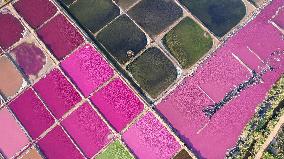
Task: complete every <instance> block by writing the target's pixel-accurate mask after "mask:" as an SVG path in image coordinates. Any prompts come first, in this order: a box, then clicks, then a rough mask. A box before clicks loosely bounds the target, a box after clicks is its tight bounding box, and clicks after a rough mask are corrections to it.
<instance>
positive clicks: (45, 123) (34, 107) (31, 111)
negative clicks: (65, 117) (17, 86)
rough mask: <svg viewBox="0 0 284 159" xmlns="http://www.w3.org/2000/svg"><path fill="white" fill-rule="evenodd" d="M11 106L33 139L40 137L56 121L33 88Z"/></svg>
mask: <svg viewBox="0 0 284 159" xmlns="http://www.w3.org/2000/svg"><path fill="white" fill-rule="evenodd" d="M9 107H10V108H11V110H12V111H13V112H14V113H15V115H16V117H17V118H18V119H19V121H20V122H21V123H22V125H23V126H24V127H25V129H26V130H27V131H28V133H29V134H30V136H31V137H32V138H33V139H36V138H37V137H39V135H41V134H42V133H43V132H44V131H45V130H47V129H48V128H49V127H50V126H51V125H52V124H53V123H54V119H53V117H52V116H51V114H50V113H49V112H48V111H47V109H46V108H45V107H44V105H43V103H42V102H41V101H40V99H39V98H38V97H37V96H36V94H35V93H34V91H33V90H32V89H28V90H26V91H25V92H24V93H23V94H21V95H20V96H19V97H17V98H16V99H15V100H14V101H13V102H11V103H10V104H9Z"/></svg>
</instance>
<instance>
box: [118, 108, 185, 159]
mask: <svg viewBox="0 0 284 159" xmlns="http://www.w3.org/2000/svg"><path fill="white" fill-rule="evenodd" d="M122 138H123V139H124V141H125V142H126V144H127V145H128V146H129V147H130V149H131V150H132V151H133V152H134V154H135V155H136V156H137V157H138V158H141V159H169V158H172V157H173V155H174V154H176V153H177V151H178V150H179V149H180V147H181V146H180V145H179V143H178V142H177V141H176V139H175V138H174V136H172V135H171V134H170V133H169V132H168V130H167V129H166V128H165V127H164V126H163V125H162V124H161V123H160V122H159V120H158V119H157V118H156V117H155V116H154V115H153V114H152V113H150V112H148V113H147V114H146V115H144V116H143V117H142V118H141V119H140V120H139V121H138V122H137V123H136V124H135V125H133V126H132V127H130V128H129V129H128V130H127V131H126V132H125V133H124V134H123V136H122Z"/></svg>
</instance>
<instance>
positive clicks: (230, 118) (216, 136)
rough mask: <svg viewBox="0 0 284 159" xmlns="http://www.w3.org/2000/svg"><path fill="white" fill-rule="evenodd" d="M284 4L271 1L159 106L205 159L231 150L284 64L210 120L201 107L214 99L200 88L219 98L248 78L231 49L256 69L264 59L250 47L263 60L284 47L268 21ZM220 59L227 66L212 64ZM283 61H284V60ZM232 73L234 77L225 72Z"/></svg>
mask: <svg viewBox="0 0 284 159" xmlns="http://www.w3.org/2000/svg"><path fill="white" fill-rule="evenodd" d="M281 6H284V1H282V0H275V1H273V2H272V4H271V5H269V6H268V7H267V8H265V10H264V11H263V12H262V13H261V14H260V15H259V16H258V17H257V18H256V19H255V20H253V21H252V22H250V23H249V24H248V25H247V26H246V27H245V28H244V29H242V30H241V31H239V33H237V35H235V36H234V37H233V38H231V39H229V41H228V42H227V43H226V44H225V45H224V46H223V47H222V48H221V49H219V50H218V51H216V52H215V53H214V56H213V57H211V58H210V59H209V60H207V61H206V62H204V64H202V66H201V67H199V68H198V70H197V72H196V74H194V75H193V76H191V77H188V78H186V79H185V80H184V81H183V82H182V83H181V84H180V86H178V87H177V88H176V89H175V90H174V91H173V92H172V93H170V95H168V96H167V97H166V98H165V99H164V100H163V101H162V102H161V103H159V104H158V105H157V108H158V110H160V111H161V112H162V114H164V116H165V117H166V118H167V119H168V121H169V122H170V123H171V124H172V126H173V127H174V128H175V129H176V130H177V131H178V133H179V134H180V136H181V137H182V138H183V139H184V141H185V142H186V143H187V144H188V145H189V146H190V147H192V148H193V149H194V150H195V152H196V153H197V154H198V155H199V156H200V157H201V158H210V159H219V158H224V156H225V153H226V151H227V149H229V148H232V147H233V146H234V145H235V144H236V141H237V139H238V137H239V135H240V134H241V132H242V130H243V128H244V126H245V124H247V122H248V121H249V120H250V119H251V117H252V116H253V114H254V112H255V108H256V106H257V105H258V104H260V103H261V102H262V101H263V100H264V98H265V96H266V93H267V92H268V90H269V89H270V88H271V87H272V85H273V84H274V83H275V82H276V81H277V80H278V79H279V77H280V75H281V74H282V73H284V67H283V65H282V66H281V67H280V68H278V69H277V70H275V71H273V72H268V73H267V74H265V75H264V76H263V80H264V83H262V84H258V85H255V86H252V87H250V88H248V89H246V90H245V91H243V92H241V93H240V95H239V96H238V97H237V98H235V99H234V100H232V101H231V102H230V103H228V104H227V105H225V106H224V107H223V108H221V109H220V110H219V111H218V112H217V113H216V114H215V115H214V116H213V117H212V119H211V121H210V122H209V120H208V119H206V118H205V115H204V113H203V112H202V108H204V107H205V106H207V105H208V104H210V102H211V101H210V100H209V99H208V98H207V96H206V95H205V94H204V93H203V92H202V91H201V89H199V88H198V86H200V87H202V89H203V90H205V92H206V93H207V94H209V96H212V97H213V98H214V99H217V98H216V97H219V98H220V97H222V96H221V95H220V92H222V94H223V93H224V90H227V89H228V88H229V86H232V85H238V84H240V82H244V81H242V80H245V79H246V78H248V76H247V73H248V71H247V70H246V69H245V67H243V66H242V65H239V64H238V63H236V62H235V60H233V59H232V58H231V53H232V52H233V53H234V54H235V55H236V56H238V57H239V58H240V59H241V60H242V61H243V62H244V63H246V64H247V65H248V66H250V67H251V68H255V67H257V65H258V64H259V63H261V62H260V60H259V59H258V58H255V54H253V55H254V56H253V55H252V54H248V51H249V50H248V49H247V48H248V47H249V48H250V49H251V50H252V51H254V52H255V53H256V54H257V55H258V56H259V57H260V58H262V59H266V58H269V57H271V53H272V52H274V51H277V50H284V40H282V39H281V33H280V31H279V30H277V29H275V28H274V27H273V26H272V25H271V24H270V23H268V20H269V19H270V18H271V17H272V16H273V15H274V14H275V12H276V11H277V9H278V8H279V7H281ZM247 46H248V47H247ZM225 54H226V55H225ZM248 58H250V59H248ZM222 59H223V60H224V61H223V63H224V65H222V64H220V66H219V67H213V68H212V66H217V64H218V61H220V60H222ZM215 60H216V61H215ZM281 62H282V64H284V63H283V61H281ZM281 62H280V63H281ZM219 63H220V62H219ZM209 64H210V65H209ZM212 64H213V65H212ZM237 67H239V68H237ZM214 68H216V69H218V70H214ZM225 68H226V69H225ZM233 69H236V70H233ZM212 70H213V71H212ZM206 71H208V73H207V74H206V73H203V72H206ZM219 71H221V72H220V73H219V74H218V73H215V72H219ZM231 73H232V75H226V74H231ZM203 74H204V75H203ZM216 74H217V75H218V76H216ZM201 75H203V76H201ZM205 75H206V76H207V77H206V76H205ZM248 75H249V74H248ZM246 76H247V77H246ZM217 77H219V78H220V79H219V78H217ZM222 78H223V79H222ZM214 80H216V81H214ZM204 81H209V82H211V83H213V84H214V85H211V86H210V85H208V84H206V82H204ZM219 81H221V82H219ZM217 86H218V87H217ZM207 88H208V89H207ZM210 89H211V90H210ZM208 90H210V91H208ZM229 90H230V89H229ZM211 91H212V92H211ZM214 92H217V93H216V94H217V95H218V96H216V94H214ZM212 94H213V95H212ZM181 123H186V124H181Z"/></svg>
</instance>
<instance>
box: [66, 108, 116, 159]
mask: <svg viewBox="0 0 284 159" xmlns="http://www.w3.org/2000/svg"><path fill="white" fill-rule="evenodd" d="M62 125H63V126H64V128H66V130H67V131H68V133H69V134H70V136H71V137H72V138H73V139H74V141H75V142H76V143H77V144H78V146H79V147H80V148H81V149H82V151H83V153H84V154H85V155H86V156H87V157H88V158H91V157H93V156H94V155H95V154H96V153H97V152H99V150H101V149H102V148H103V147H104V146H106V144H107V143H108V142H109V141H110V135H111V132H110V130H109V128H108V127H107V125H106V124H105V123H104V122H103V120H102V119H101V118H100V117H99V116H98V114H97V113H96V112H95V110H94V109H93V108H92V107H91V106H90V105H89V104H88V103H85V104H83V105H82V106H81V107H79V108H78V109H77V110H76V111H75V112H73V113H72V114H71V115H70V116H68V117H67V118H66V119H65V120H63V122H62Z"/></svg>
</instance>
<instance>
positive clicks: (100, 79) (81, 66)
mask: <svg viewBox="0 0 284 159" xmlns="http://www.w3.org/2000/svg"><path fill="white" fill-rule="evenodd" d="M61 66H62V67H63V69H64V71H65V72H66V73H67V74H68V75H69V76H70V77H71V79H72V80H73V81H74V83H75V84H76V85H77V86H78V87H79V89H80V90H81V92H82V93H83V94H84V96H85V97H87V96H89V95H90V93H92V92H93V91H95V90H96V89H97V88H98V87H99V86H100V85H102V84H103V83H104V82H106V81H107V80H109V79H110V78H111V77H112V76H113V74H114V71H113V69H112V68H111V67H110V66H109V64H108V63H107V61H106V60H105V59H103V57H102V55H101V54H100V53H99V52H98V51H97V50H96V49H95V48H94V47H93V46H91V45H90V44H86V45H84V46H82V47H81V48H79V49H77V50H76V51H75V52H74V53H73V54H72V55H71V56H70V57H68V58H67V59H66V60H64V61H63V62H62V63H61Z"/></svg>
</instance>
